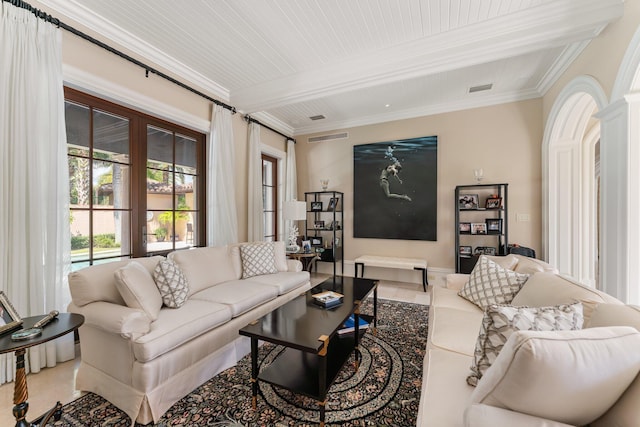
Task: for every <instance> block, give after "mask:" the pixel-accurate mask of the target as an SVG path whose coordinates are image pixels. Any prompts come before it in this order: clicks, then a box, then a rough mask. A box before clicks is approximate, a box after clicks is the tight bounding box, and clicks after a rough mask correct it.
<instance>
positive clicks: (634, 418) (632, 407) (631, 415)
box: [589, 374, 640, 427]
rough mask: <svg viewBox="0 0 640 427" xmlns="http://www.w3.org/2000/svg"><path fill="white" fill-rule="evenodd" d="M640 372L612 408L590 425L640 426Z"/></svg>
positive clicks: (608, 426)
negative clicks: (639, 407)
mask: <svg viewBox="0 0 640 427" xmlns="http://www.w3.org/2000/svg"><path fill="white" fill-rule="evenodd" d="M638 402H640V374H638V375H636V379H635V380H633V382H632V383H631V385H630V386H629V387H628V388H627V389H626V390H625V392H624V393H623V394H622V396H620V399H618V400H616V403H614V404H613V406H612V407H611V408H609V410H608V411H607V412H606V413H605V414H604V415H603V416H601V417H600V418H598V419H597V420H595V421H594V422H592V423H591V424H590V425H589V426H590V427H638V426H640V411H639V410H638Z"/></svg>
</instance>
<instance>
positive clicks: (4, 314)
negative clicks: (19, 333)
mask: <svg viewBox="0 0 640 427" xmlns="http://www.w3.org/2000/svg"><path fill="white" fill-rule="evenodd" d="M20 325H22V318H21V317H20V315H19V314H18V312H17V311H16V309H15V308H14V307H13V305H12V304H11V301H9V298H7V296H6V295H5V293H4V292H2V291H0V335H2V334H4V333H6V332H9V331H11V330H13V329H15V328H17V327H19V326H20Z"/></svg>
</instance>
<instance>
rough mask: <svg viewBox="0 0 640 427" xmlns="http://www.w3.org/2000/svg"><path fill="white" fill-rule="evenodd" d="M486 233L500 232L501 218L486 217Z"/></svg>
mask: <svg viewBox="0 0 640 427" xmlns="http://www.w3.org/2000/svg"><path fill="white" fill-rule="evenodd" d="M485 223H486V224H487V234H502V218H487V219H485Z"/></svg>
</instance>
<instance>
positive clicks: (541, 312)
mask: <svg viewBox="0 0 640 427" xmlns="http://www.w3.org/2000/svg"><path fill="white" fill-rule="evenodd" d="M583 321H584V318H583V316H582V303H580V302H577V303H575V304H562V305H558V306H555V307H512V306H504V305H503V306H500V305H491V306H489V307H487V309H486V310H485V312H484V317H483V319H482V326H480V334H479V335H478V340H477V341H476V349H475V351H474V354H473V363H472V365H471V375H469V376H468V377H467V383H468V384H469V385H472V386H474V387H475V386H476V385H477V384H478V381H480V378H482V375H484V373H485V372H486V371H487V369H489V367H490V366H491V365H492V364H493V362H494V361H495V360H496V358H497V357H498V354H499V353H500V350H502V347H504V345H505V343H506V342H507V340H508V339H509V337H510V336H511V334H513V333H514V332H515V331H574V330H578V329H582V324H583Z"/></svg>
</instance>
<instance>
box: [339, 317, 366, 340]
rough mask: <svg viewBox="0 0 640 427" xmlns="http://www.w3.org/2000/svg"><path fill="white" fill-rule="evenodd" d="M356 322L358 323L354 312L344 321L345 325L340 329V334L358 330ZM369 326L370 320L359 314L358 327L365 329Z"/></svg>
mask: <svg viewBox="0 0 640 427" xmlns="http://www.w3.org/2000/svg"><path fill="white" fill-rule="evenodd" d="M355 324H356V319H355V315H353V314H352V315H351V316H349V318H348V319H347V320H346V321H345V322H344V325H342V328H340V329H338V334H339V335H344V334H349V333H352V332H355V330H356V327H355ZM368 327H369V322H367V321H366V320H364V319H363V318H362V317H359V316H358V329H360V330H363V329H367V328H368Z"/></svg>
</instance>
